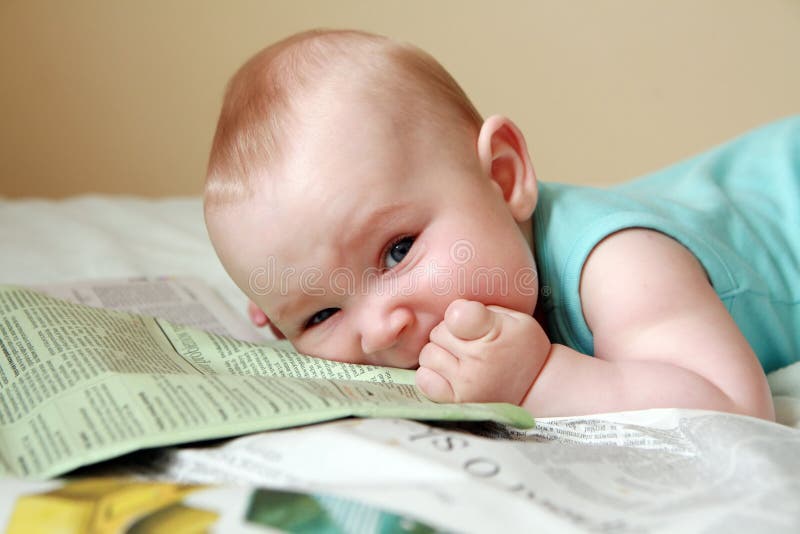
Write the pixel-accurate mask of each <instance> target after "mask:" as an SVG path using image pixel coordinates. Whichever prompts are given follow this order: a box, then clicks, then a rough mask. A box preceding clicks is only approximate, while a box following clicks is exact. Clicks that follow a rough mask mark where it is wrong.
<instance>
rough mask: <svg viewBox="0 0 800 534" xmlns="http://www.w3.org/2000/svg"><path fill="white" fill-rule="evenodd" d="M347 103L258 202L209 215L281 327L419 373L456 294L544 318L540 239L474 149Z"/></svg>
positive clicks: (313, 132) (339, 353) (341, 352)
mask: <svg viewBox="0 0 800 534" xmlns="http://www.w3.org/2000/svg"><path fill="white" fill-rule="evenodd" d="M341 107H342V108H343V109H334V110H331V109H326V114H327V115H328V116H327V117H326V118H325V119H324V120H320V121H317V122H316V123H315V124H314V126H313V128H312V127H307V128H305V129H304V131H303V132H302V135H300V136H298V137H296V138H295V139H294V140H293V141H292V150H291V151H290V152H289V153H287V154H286V155H285V157H284V158H283V164H282V165H279V166H278V168H277V169H274V170H272V171H271V172H270V176H269V178H268V179H265V180H262V183H261V184H260V186H259V187H258V190H257V192H256V194H255V195H254V197H253V198H252V199H250V200H248V201H247V202H246V203H244V204H241V205H238V206H236V208H235V209H229V210H225V211H223V212H221V213H218V214H216V215H214V216H213V217H212V218H211V219H210V220H209V230H210V233H211V236H212V240H213V241H214V244H215V247H216V248H217V252H218V253H219V254H220V258H221V259H222V261H223V264H224V265H225V267H226V268H227V270H228V272H229V273H230V274H231V276H232V277H233V279H234V281H235V282H236V283H237V284H238V285H239V287H240V288H242V290H243V291H244V292H245V293H246V294H247V295H248V296H249V297H250V298H251V299H252V300H254V301H255V302H256V304H258V305H259V306H260V307H261V308H262V309H263V310H264V312H265V313H266V314H267V316H268V317H269V318H270V320H271V321H272V323H273V324H274V325H275V326H276V327H277V328H279V329H280V330H281V331H282V332H283V333H284V334H285V335H286V337H287V338H288V339H289V340H290V341H291V342H292V343H293V344H294V346H295V347H296V348H297V349H298V350H299V351H301V352H304V353H306V354H311V355H315V356H319V357H323V358H327V359H332V360H339V361H346V362H355V363H369V364H378V365H387V366H393V367H405V368H414V367H416V366H417V359H418V355H419V352H420V350H421V349H422V347H423V346H424V345H425V344H426V343H427V342H428V336H429V334H430V331H431V330H432V329H433V328H434V327H435V326H436V325H437V324H438V323H439V322H441V321H442V319H443V317H444V311H445V309H446V308H447V305H448V304H449V303H450V302H452V301H453V300H455V299H457V298H467V299H470V300H477V301H480V302H483V303H485V304H496V305H500V306H504V307H507V308H512V309H515V310H518V311H522V312H526V313H532V312H533V308H534V306H535V304H536V293H537V281H536V271H535V265H534V261H533V257H532V254H531V252H530V245H529V243H527V241H526V239H525V237H523V235H522V232H520V229H519V226H518V221H515V220H514V218H513V217H512V215H511V214H510V213H509V211H508V209H507V207H506V204H505V201H504V199H503V195H502V193H501V190H500V188H499V187H497V185H496V184H495V183H494V182H493V181H492V180H491V178H490V177H488V176H484V175H483V173H482V170H481V166H480V165H479V162H478V158H477V156H476V155H475V153H474V152H475V150H474V148H473V147H466V150H463V151H459V150H456V149H453V148H452V142H451V143H448V140H447V139H441V138H439V137H437V135H436V134H435V133H434V132H431V131H429V130H430V129H416V130H415V131H412V132H399V131H398V127H397V126H396V124H393V121H391V120H390V119H389V118H386V119H376V117H375V115H376V113H375V112H374V110H373V111H372V112H370V110H368V109H363V108H362V109H347V107H346V106H341ZM351 108H352V106H351ZM400 130H402V128H400ZM448 147H449V148H448Z"/></svg>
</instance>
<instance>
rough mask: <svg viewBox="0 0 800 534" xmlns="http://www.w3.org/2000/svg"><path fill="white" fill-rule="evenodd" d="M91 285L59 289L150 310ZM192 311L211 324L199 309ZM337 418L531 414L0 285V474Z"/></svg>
mask: <svg viewBox="0 0 800 534" xmlns="http://www.w3.org/2000/svg"><path fill="white" fill-rule="evenodd" d="M145 286H146V284H145V285H141V286H140V287H141V288H144V287H145ZM101 287H102V286H100V285H98V286H97V287H96V288H95V289H94V290H92V291H89V290H88V289H87V288H86V287H83V288H79V289H78V290H74V291H70V293H71V295H72V296H73V298H74V299H80V300H82V301H83V302H96V301H99V302H100V303H106V302H107V301H108V300H113V301H114V302H116V303H117V305H119V304H120V303H121V302H123V301H125V302H128V303H130V302H131V301H134V302H138V301H141V302H139V304H137V305H138V306H148V307H150V308H152V298H150V299H147V298H144V297H142V296H141V295H142V292H141V291H140V292H138V293H136V294H137V295H139V296H138V297H137V296H133V295H134V293H133V292H129V294H127V295H124V291H120V290H116V291H110V290H109V291H106V290H103V289H100V288H101ZM54 291H55V292H58V291H61V290H54ZM162 291H163V288H159V290H158V291H154V292H153V293H154V294H161V292H162ZM113 295H117V296H113ZM120 295H122V296H120ZM194 302H195V304H197V303H199V302H200V301H199V300H197V299H195V301H194ZM162 304H163V303H162ZM179 306H180V305H179ZM195 315H200V316H202V317H201V318H200V319H199V322H201V323H203V324H205V325H209V324H210V323H214V320H212V319H211V318H210V317H209V316H210V315H214V314H213V313H211V312H209V313H208V314H202V313H198V314H195ZM217 322H219V321H218V320H217ZM220 325H222V323H220ZM220 325H217V328H220V327H221V326H220ZM223 326H224V325H223ZM212 330H213V329H212ZM348 416H360V417H407V418H414V419H433V420H486V419H494V420H497V421H501V422H504V423H508V424H513V425H518V426H528V427H529V426H532V424H533V420H532V418H531V417H530V415H529V414H528V413H527V412H526V411H525V410H523V409H522V408H520V407H517V406H512V405H507V404H436V403H433V402H431V401H429V400H427V399H426V398H424V397H423V396H422V395H421V394H420V393H419V392H418V390H417V389H416V388H415V387H414V378H413V371H409V370H402V369H392V368H386V367H377V366H367V365H354V364H344V363H339V362H331V361H328V360H323V359H318V358H311V357H309V356H304V355H301V354H298V353H297V352H295V351H294V350H293V349H292V347H291V346H290V345H288V344H287V343H285V342H269V341H265V342H262V343H254V342H250V341H243V340H237V339H235V338H232V337H226V336H223V335H220V334H219V333H215V332H214V331H203V330H196V329H194V328H191V327H189V326H184V325H179V324H173V323H170V322H168V321H166V320H163V319H159V318H155V317H148V316H144V315H134V314H130V313H126V312H121V311H116V310H108V309H100V308H94V307H90V306H86V305H84V304H75V303H72V302H67V301H64V300H61V299H56V298H53V297H50V296H46V295H44V294H43V293H40V292H37V291H34V290H31V289H28V288H21V287H15V286H0V472H2V473H3V474H6V475H12V476H17V477H26V478H47V477H52V476H56V475H59V474H61V473H65V472H67V471H69V470H71V469H74V468H76V467H78V466H81V465H86V464H90V463H94V462H97V461H100V460H105V459H108V458H112V457H115V456H119V455H121V454H124V453H126V452H130V451H132V450H136V449H140V448H146V447H157V446H164V445H171V444H175V443H186V442H190V441H197V440H205V439H211V438H220V437H226V436H233V435H238V434H244V433H249V432H255V431H260V430H268V429H275V428H284V427H289V426H299V425H304V424H308V423H314V422H319V421H325V420H330V419H336V418H342V417H348Z"/></svg>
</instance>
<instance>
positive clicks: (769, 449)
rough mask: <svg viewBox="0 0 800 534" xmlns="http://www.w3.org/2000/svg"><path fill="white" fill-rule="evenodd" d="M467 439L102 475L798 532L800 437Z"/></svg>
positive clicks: (251, 442)
mask: <svg viewBox="0 0 800 534" xmlns="http://www.w3.org/2000/svg"><path fill="white" fill-rule="evenodd" d="M470 428H471V430H473V432H465V431H463V430H459V429H457V428H454V427H442V426H433V425H427V424H423V423H419V422H414V421H401V420H348V421H341V422H335V423H329V424H325V425H319V426H315V427H311V428H304V429H294V430H286V431H279V432H270V433H262V434H256V435H253V436H247V437H243V438H239V439H236V440H233V441H231V442H228V443H225V444H223V445H221V446H217V447H207V448H184V449H179V448H176V449H169V450H166V451H160V452H153V453H151V454H150V455H145V456H142V455H135V456H132V457H128V458H126V459H123V460H122V461H121V462H120V463H117V464H116V465H114V466H103V467H102V468H103V469H110V470H111V471H110V472H112V473H115V474H120V473H122V474H128V475H131V474H135V475H138V476H144V477H146V478H155V479H165V480H179V481H182V482H193V483H226V482H227V483H242V482H247V483H251V484H257V485H266V486H274V487H282V488H299V489H303V490H306V491H327V492H332V493H334V494H336V495H340V496H345V497H349V498H354V499H359V500H362V501H364V502H367V503H370V504H372V505H374V506H380V507H384V508H388V509H392V510H394V511H396V512H405V513H411V512H413V513H414V514H416V515H417V516H418V517H420V518H423V519H428V520H435V521H437V523H438V524H443V525H445V526H447V527H448V528H451V529H454V530H456V531H464V532H501V531H520V529H523V530H527V529H528V528H529V527H530V528H531V529H536V530H539V529H541V530H544V531H558V532H570V531H576V532H619V533H627V532H631V533H633V532H798V531H800V505H798V503H800V482H798V480H800V463H798V461H797V458H798V454H800V431H798V430H797V429H793V428H788V427H786V426H783V425H779V424H775V423H770V422H767V421H762V420H759V419H754V418H749V417H742V416H734V415H727V414H720V413H714V412H704V411H690V410H648V411H641V412H627V413H619V414H608V415H598V416H592V417H582V418H554V419H542V420H537V427H536V428H535V429H533V430H530V431H525V432H523V431H515V430H511V429H509V428H507V427H503V426H500V425H484V424H480V425H475V426H472V427H470ZM476 433H477V434H483V436H481V435H477V434H476ZM484 436H485V437H484ZM320 444H324V445H323V446H320Z"/></svg>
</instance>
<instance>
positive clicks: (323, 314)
mask: <svg viewBox="0 0 800 534" xmlns="http://www.w3.org/2000/svg"><path fill="white" fill-rule="evenodd" d="M338 311H339V308H325V309H324V310H321V311H318V312H317V313H315V314H314V315H312V316H311V317H310V318H309V319H308V321H306V324H304V325H303V329H306V328H311V327H312V326H316V325H318V324H320V323H323V322H325V321H327V320H328V319H329V318H330V317H331V316H332V315H333V314H335V313H336V312H338Z"/></svg>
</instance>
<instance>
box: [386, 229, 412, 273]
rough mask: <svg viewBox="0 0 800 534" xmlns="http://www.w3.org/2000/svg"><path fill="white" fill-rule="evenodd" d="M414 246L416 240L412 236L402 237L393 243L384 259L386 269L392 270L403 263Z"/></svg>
mask: <svg viewBox="0 0 800 534" xmlns="http://www.w3.org/2000/svg"><path fill="white" fill-rule="evenodd" d="M413 244H414V238H413V237H411V236H406V237H401V238H400V239H398V240H397V241H395V242H394V243H392V244H391V245H390V246H389V249H388V250H387V251H386V254H385V255H384V258H383V260H384V264H385V265H386V267H387V268H388V269H391V268H393V267H395V266H396V265H397V264H399V263H400V262H401V261H403V258H405V257H406V254H408V251H409V250H411V245H413Z"/></svg>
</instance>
